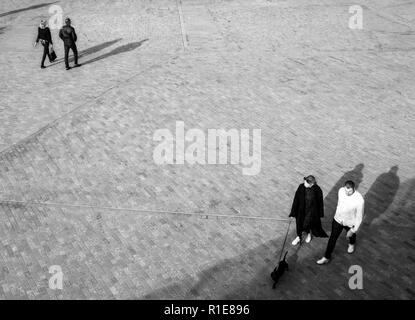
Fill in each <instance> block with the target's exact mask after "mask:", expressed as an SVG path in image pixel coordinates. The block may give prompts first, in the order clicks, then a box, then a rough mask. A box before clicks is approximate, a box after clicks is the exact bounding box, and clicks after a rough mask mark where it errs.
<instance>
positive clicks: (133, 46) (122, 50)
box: [82, 39, 148, 65]
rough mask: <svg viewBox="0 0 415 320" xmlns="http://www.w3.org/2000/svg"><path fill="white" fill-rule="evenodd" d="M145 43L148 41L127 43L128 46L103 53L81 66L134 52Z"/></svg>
mask: <svg viewBox="0 0 415 320" xmlns="http://www.w3.org/2000/svg"><path fill="white" fill-rule="evenodd" d="M146 41H148V39H144V40H141V41H138V42H132V43H128V44H125V45H122V46H120V47H118V48H115V49H114V50H112V51H110V52H108V53H105V54H103V55H101V56H99V57H96V58H93V59H91V60H89V61H86V62H83V63H82V64H83V65H87V64H90V63H94V62H97V61H100V60H103V59H106V58H109V57H112V56H115V55H118V54H120V53H125V52H129V51H132V50H135V49H137V48H138V47H140V46H141V45H142V44H143V43H144V42H146Z"/></svg>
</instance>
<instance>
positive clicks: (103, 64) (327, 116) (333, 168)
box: [0, 0, 415, 299]
mask: <svg viewBox="0 0 415 320" xmlns="http://www.w3.org/2000/svg"><path fill="white" fill-rule="evenodd" d="M55 4H57V5H59V6H61V7H62V9H63V12H64V14H65V15H69V16H71V18H72V20H73V22H74V27H75V28H76V30H77V33H78V36H79V43H78V48H79V51H80V62H81V63H83V66H82V67H81V68H77V69H73V70H71V71H68V72H67V71H65V70H64V64H63V61H62V55H63V52H62V51H63V48H62V46H61V44H60V43H59V39H58V37H57V32H58V31H57V30H52V34H53V38H54V40H55V42H56V44H55V47H56V51H57V54H58V57H59V60H58V61H57V62H55V63H53V64H52V65H50V66H48V68H46V69H44V70H40V68H39V64H40V56H41V52H40V51H41V50H40V49H39V48H37V49H33V48H32V47H31V45H32V44H33V40H34V37H35V31H36V28H37V24H38V21H39V19H40V18H42V17H43V18H47V17H48V8H49V7H50V5H51V3H43V2H41V1H36V2H34V1H28V0H27V1H26V0H25V1H10V0H7V1H2V2H1V4H0V48H1V51H0V65H1V72H0V81H1V86H0V97H1V100H0V123H1V126H0V220H1V223H0V240H1V245H0V298H2V299H16V298H28V299H103V298H107V299H123V298H125V299H134V298H139V299H143V298H144V299H148V298H154V299H164V298H178V299H188V298H192V299H193V298H195V299H202V298H211V299H220V298H230V299H234V298H242V299H379V298H381V299H413V298H414V297H415V290H414V289H413V288H414V276H413V271H414V267H415V258H414V254H413V253H414V248H415V247H414V246H415V238H414V229H415V228H414V226H415V220H414V219H415V218H414V214H415V201H414V200H415V165H414V157H413V154H415V145H414V133H415V129H414V127H415V126H414V119H415V111H414V104H415V95H414V91H413V89H412V88H414V87H415V80H414V79H415V77H414V76H415V70H414V66H415V51H414V49H415V47H414V43H415V42H414V40H415V27H414V23H415V20H414V17H415V4H414V3H412V2H408V1H404V0H402V1H391V0H382V1H377V2H376V3H373V2H372V1H361V2H359V4H360V5H361V6H362V8H363V29H362V30H351V29H349V28H348V21H349V17H350V16H351V15H352V14H351V13H349V6H350V2H347V1H343V0H336V1H305V0H301V1H295V2H292V1H283V0H281V1H265V0H264V1H260V0H258V1H242V0H240V1H213V0H212V1H200V0H198V1H196V0H182V1H167V0H164V1H157V2H152V1H150V0H149V1H141V2H140V4H139V5H138V4H137V2H136V1H133V0H123V1H116V2H113V1H97V0H87V1H59V2H57V3H55ZM180 15H181V16H180ZM411 89H412V90H411ZM176 121H184V122H185V128H186V129H190V128H200V129H202V130H204V131H207V129H209V128H225V129H231V128H235V129H238V130H240V129H254V128H259V129H261V131H262V163H261V172H260V173H259V174H258V175H254V176H246V175H243V174H242V172H241V167H240V166H238V165H204V166H203V165H193V166H192V165H189V164H186V165H164V166H159V165H157V164H155V162H154V160H153V150H154V148H155V147H156V145H157V144H156V142H155V141H153V134H154V132H155V131H156V130H157V129H161V128H168V129H170V130H172V132H174V128H175V123H176ZM310 173H313V174H315V175H316V176H317V179H318V182H319V185H320V186H321V187H322V189H323V192H324V194H325V204H326V217H325V218H324V221H323V223H324V228H325V229H326V230H327V231H330V221H331V219H332V216H333V213H334V206H335V203H336V200H337V199H336V193H337V190H338V188H339V187H340V186H341V184H342V183H343V182H344V180H345V179H347V178H353V179H354V180H355V181H356V182H357V183H358V184H359V190H360V192H361V193H362V194H363V195H364V196H365V199H366V209H365V210H366V216H365V220H364V224H363V226H362V228H361V230H360V231H359V234H358V243H357V249H356V252H355V254H353V255H347V254H346V252H345V251H346V239H345V237H344V236H341V238H340V239H339V241H338V245H337V247H336V251H335V253H334V257H333V260H332V262H331V263H330V264H329V265H327V266H323V267H321V266H318V265H316V264H315V260H316V259H318V258H320V256H321V255H322V253H323V251H324V248H325V245H326V243H327V239H314V241H312V242H311V243H310V244H303V245H301V247H298V248H292V247H291V245H290V244H289V245H288V250H289V254H288V261H289V264H290V267H291V268H290V271H289V272H288V273H287V274H286V275H284V278H283V279H282V280H281V282H280V284H279V286H278V289H277V290H272V289H271V285H272V283H271V281H270V277H269V274H270V272H271V271H272V268H273V267H274V265H275V264H276V262H277V260H278V256H279V253H280V250H281V246H282V243H283V240H284V235H285V232H286V230H287V226H288V222H287V220H286V219H287V215H288V211H289V209H290V205H291V201H292V197H293V193H294V191H295V189H296V187H297V186H298V184H299V183H300V182H301V179H302V177H303V176H304V175H306V174H310ZM235 216H246V217H235ZM294 231H295V230H294V228H293V227H291V229H290V234H289V238H288V241H289V242H288V243H290V242H291V240H292V238H293V237H294ZM52 265H59V266H61V268H62V271H63V274H64V283H63V290H51V289H50V288H49V285H48V281H49V278H50V277H51V274H49V273H48V271H49V267H50V266H52ZM352 265H360V266H361V267H362V268H363V272H364V289H363V290H350V289H349V286H348V281H349V277H350V276H351V274H349V273H348V270H349V267H350V266H352Z"/></svg>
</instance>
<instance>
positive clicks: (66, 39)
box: [59, 18, 81, 70]
mask: <svg viewBox="0 0 415 320" xmlns="http://www.w3.org/2000/svg"><path fill="white" fill-rule="evenodd" d="M59 38H61V39H62V40H63V45H64V49H65V66H66V70H69V69H71V67H70V66H69V49H72V52H73V54H74V60H75V67H79V66H81V65H80V64H78V49H77V47H76V40H77V39H78V37H77V36H76V33H75V29H74V28H73V27H72V26H71V19H69V18H66V19H65V26H63V27H62V29H60V31H59Z"/></svg>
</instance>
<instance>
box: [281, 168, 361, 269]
mask: <svg viewBox="0 0 415 320" xmlns="http://www.w3.org/2000/svg"><path fill="white" fill-rule="evenodd" d="M363 210H364V199H363V197H362V195H361V194H360V193H359V192H358V191H357V190H356V186H355V183H354V182H353V181H351V180H348V181H346V182H345V184H344V186H343V187H341V188H340V189H339V191H338V202H337V208H336V212H335V215H334V218H333V222H332V231H331V234H330V238H329V241H328V244H327V249H326V252H325V254H324V256H323V257H322V258H321V259H319V260H318V261H317V264H320V265H321V264H326V263H328V262H329V261H330V259H331V254H332V252H333V250H334V248H335V246H336V242H337V239H338V238H339V236H340V234H341V232H342V231H343V229H344V230H346V232H347V234H346V236H347V237H348V239H349V245H348V249H347V252H348V253H353V252H354V249H355V243H356V233H357V231H358V229H359V227H360V225H361V223H362V220H363ZM289 216H290V217H294V218H295V219H296V229H297V237H296V238H295V239H294V240H293V242H292V245H294V246H295V245H298V244H299V243H300V242H301V241H302V237H303V233H306V239H305V242H306V243H309V242H310V241H311V240H312V237H313V236H315V237H322V238H327V237H328V235H327V233H326V232H325V231H324V230H323V228H322V225H321V218H323V217H324V200H323V191H322V190H321V188H320V187H319V186H318V185H317V181H316V178H315V177H314V176H312V175H309V176H307V177H304V183H302V184H300V185H299V186H298V189H297V191H296V193H295V196H294V201H293V204H292V207H291V212H290V215H289Z"/></svg>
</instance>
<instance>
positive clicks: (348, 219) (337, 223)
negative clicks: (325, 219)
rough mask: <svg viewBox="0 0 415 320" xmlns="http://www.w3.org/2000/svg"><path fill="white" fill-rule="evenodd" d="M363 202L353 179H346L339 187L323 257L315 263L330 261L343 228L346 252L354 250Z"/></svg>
mask: <svg viewBox="0 0 415 320" xmlns="http://www.w3.org/2000/svg"><path fill="white" fill-rule="evenodd" d="M364 202H365V201H364V199H363V197H362V195H361V194H360V193H359V192H358V191H357V190H356V188H355V184H354V182H353V181H351V180H348V181H346V182H345V184H344V187H342V188H340V189H339V193H338V202H337V209H336V214H335V215H334V219H333V223H332V230H331V235H330V239H329V242H328V244H327V249H326V253H325V254H324V257H322V258H321V259H320V260H318V261H317V264H326V263H328V262H329V261H330V259H331V254H332V252H333V250H334V247H335V246H336V241H337V239H338V238H339V236H340V234H341V233H342V231H343V229H345V230H346V231H347V235H346V236H347V237H348V238H349V246H348V248H347V252H348V253H353V252H354V248H355V243H356V232H357V230H358V229H359V227H360V224H361V223H362V220H363V211H364Z"/></svg>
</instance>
